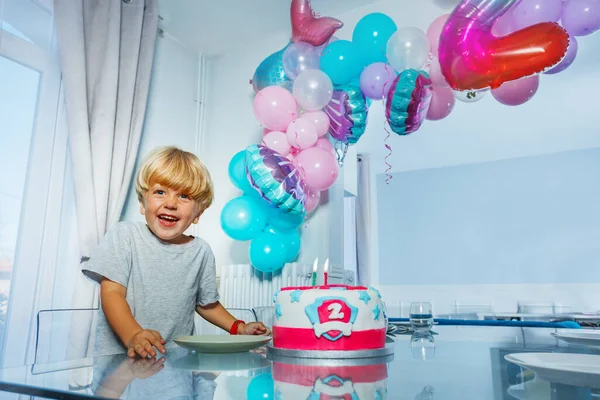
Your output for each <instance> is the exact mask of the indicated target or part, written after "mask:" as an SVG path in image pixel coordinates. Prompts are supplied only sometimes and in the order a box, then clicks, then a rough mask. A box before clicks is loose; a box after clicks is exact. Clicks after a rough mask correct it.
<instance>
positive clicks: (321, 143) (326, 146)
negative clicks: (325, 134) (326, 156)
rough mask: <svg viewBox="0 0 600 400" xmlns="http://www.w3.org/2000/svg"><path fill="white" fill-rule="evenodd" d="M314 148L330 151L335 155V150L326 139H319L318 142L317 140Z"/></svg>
mask: <svg viewBox="0 0 600 400" xmlns="http://www.w3.org/2000/svg"><path fill="white" fill-rule="evenodd" d="M315 147H320V148H322V149H323V150H327V151H330V152H331V154H333V155H335V149H334V148H333V145H332V144H331V142H330V141H329V140H327V139H326V138H320V139H319V140H317V143H315Z"/></svg>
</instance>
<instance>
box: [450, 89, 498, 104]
mask: <svg viewBox="0 0 600 400" xmlns="http://www.w3.org/2000/svg"><path fill="white" fill-rule="evenodd" d="M453 92H454V97H456V98H457V99H458V100H460V101H462V102H464V103H475V102H477V101H479V100H481V99H482V98H484V97H485V95H486V94H487V92H489V89H483V90H464V91H457V90H453Z"/></svg>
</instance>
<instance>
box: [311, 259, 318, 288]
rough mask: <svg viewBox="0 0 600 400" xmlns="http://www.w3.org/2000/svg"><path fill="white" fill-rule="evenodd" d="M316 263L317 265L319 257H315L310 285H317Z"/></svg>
mask: <svg viewBox="0 0 600 400" xmlns="http://www.w3.org/2000/svg"><path fill="white" fill-rule="evenodd" d="M318 265H319V257H317V258H315V263H314V264H313V273H312V286H316V285H317V266H318Z"/></svg>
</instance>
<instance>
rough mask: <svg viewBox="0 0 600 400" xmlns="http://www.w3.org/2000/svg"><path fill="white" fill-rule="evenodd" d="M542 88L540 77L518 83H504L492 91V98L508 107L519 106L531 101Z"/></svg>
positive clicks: (536, 76) (521, 80) (517, 81)
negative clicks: (540, 87) (539, 88)
mask: <svg viewBox="0 0 600 400" xmlns="http://www.w3.org/2000/svg"><path fill="white" fill-rule="evenodd" d="M539 86H540V76H539V75H534V76H530V77H528V78H523V79H517V80H516V81H508V82H504V83H503V84H502V85H500V87H499V88H497V89H493V90H492V96H494V98H495V99H496V100H498V101H499V102H500V103H502V104H504V105H507V106H518V105H520V104H523V103H526V102H527V101H529V100H530V99H531V98H532V97H533V96H534V95H535V93H536V92H537V90H538V87H539Z"/></svg>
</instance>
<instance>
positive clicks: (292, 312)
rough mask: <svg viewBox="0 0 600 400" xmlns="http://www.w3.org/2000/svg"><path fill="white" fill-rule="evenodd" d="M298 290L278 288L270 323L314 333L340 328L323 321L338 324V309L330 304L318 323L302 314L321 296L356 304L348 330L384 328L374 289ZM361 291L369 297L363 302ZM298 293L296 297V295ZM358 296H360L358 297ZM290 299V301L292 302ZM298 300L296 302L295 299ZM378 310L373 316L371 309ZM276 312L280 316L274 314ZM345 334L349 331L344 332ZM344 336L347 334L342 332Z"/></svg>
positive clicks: (379, 301) (380, 302)
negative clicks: (354, 315) (313, 330)
mask: <svg viewBox="0 0 600 400" xmlns="http://www.w3.org/2000/svg"><path fill="white" fill-rule="evenodd" d="M300 292H301V293H298V292H295V291H294V290H282V291H280V292H279V293H278V294H277V296H276V311H275V312H276V315H275V323H274V326H279V327H286V328H314V329H315V333H317V334H318V332H320V331H325V332H326V331H328V330H340V331H344V329H342V328H341V327H338V328H339V329H334V327H333V326H331V327H329V328H328V327H327V325H326V324H335V323H338V321H339V319H340V318H341V315H340V311H339V310H338V309H336V307H330V308H329V309H328V310H329V311H330V314H329V316H330V317H329V321H328V322H325V321H324V322H325V324H323V325H322V326H314V327H313V324H312V322H311V321H310V319H309V317H308V316H307V314H306V307H307V306H309V305H311V304H313V303H315V302H316V301H317V299H319V298H322V297H338V298H343V299H344V300H345V301H346V303H347V304H348V305H351V306H354V307H356V309H357V310H358V312H357V314H356V319H355V321H354V323H353V324H352V326H351V331H363V330H370V329H383V328H385V318H384V315H383V312H384V306H383V303H382V301H381V299H380V298H379V295H378V293H377V292H376V291H375V290H372V289H367V290H338V289H308V290H302V291H300ZM365 293H366V294H367V295H368V297H370V299H368V301H367V303H366V304H365V299H366V297H365ZM298 294H299V296H298ZM361 296H362V299H361ZM292 300H294V301H292ZM296 300H299V301H296ZM377 309H379V316H378V318H377V319H375V314H376V313H374V310H377ZM278 313H280V314H281V315H279V316H278V315H277V314H278ZM346 333H348V334H349V333H350V332H344V334H345V335H346ZM346 336H348V335H346Z"/></svg>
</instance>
